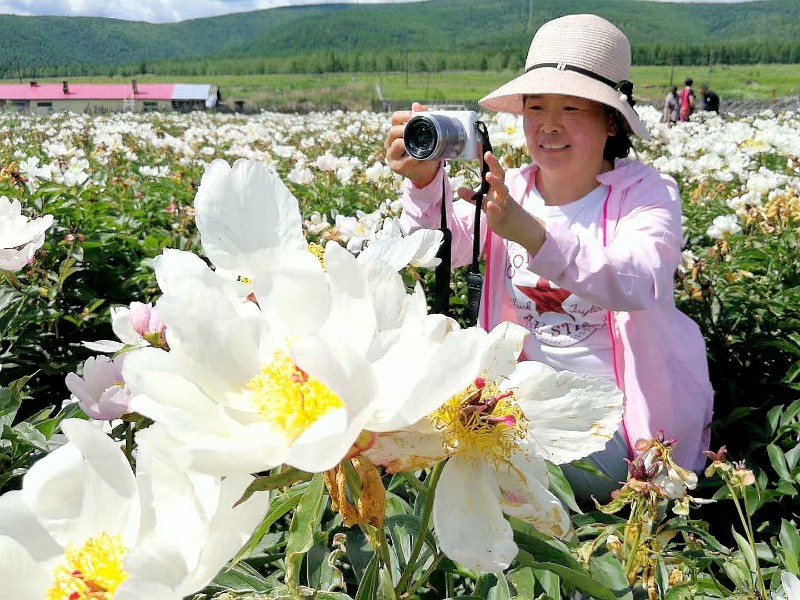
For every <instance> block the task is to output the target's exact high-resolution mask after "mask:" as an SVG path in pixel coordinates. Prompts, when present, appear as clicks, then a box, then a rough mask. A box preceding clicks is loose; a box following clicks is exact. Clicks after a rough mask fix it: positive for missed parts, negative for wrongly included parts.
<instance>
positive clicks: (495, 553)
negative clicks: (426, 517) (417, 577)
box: [433, 456, 518, 573]
mask: <svg viewBox="0 0 800 600" xmlns="http://www.w3.org/2000/svg"><path fill="white" fill-rule="evenodd" d="M499 498H500V489H499V488H498V485H497V481H496V479H495V475H494V469H492V468H491V467H490V466H488V465H487V464H486V463H484V462H483V461H482V460H480V459H475V460H468V459H465V458H464V457H461V456H454V457H452V458H451V459H450V460H449V461H448V462H447V464H446V465H445V466H444V469H443V470H442V476H441V477H440V479H439V484H438V485H437V486H436V497H435V498H434V502H433V524H434V527H435V528H436V533H437V535H438V536H439V545H440V546H441V548H442V551H443V552H444V553H445V554H447V556H448V557H450V558H451V559H452V560H454V561H456V562H457V563H460V564H462V565H464V566H465V567H467V568H470V569H475V570H478V571H484V572H491V573H497V572H500V571H503V570H504V569H507V568H508V567H509V565H510V564H511V561H513V560H514V558H515V557H516V556H517V551H518V548H517V545H516V543H514V533H513V531H512V530H511V526H510V525H509V524H508V522H507V521H506V520H505V519H504V518H503V513H502V511H501V510H500V504H499Z"/></svg>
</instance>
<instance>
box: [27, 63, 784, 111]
mask: <svg viewBox="0 0 800 600" xmlns="http://www.w3.org/2000/svg"><path fill="white" fill-rule="evenodd" d="M798 68H799V67H798V65H797V64H790V65H775V64H769V65H711V66H710V67H709V66H708V65H705V66H698V67H683V66H682V67H675V68H674V69H673V68H671V67H646V66H641V67H634V68H633V70H632V73H631V79H632V80H633V82H634V84H635V85H636V87H635V93H636V95H637V97H638V98H640V99H641V101H642V102H652V103H655V104H657V105H660V103H661V101H662V99H663V97H664V95H665V93H666V90H667V87H668V86H669V85H670V83H671V82H672V83H674V84H675V85H678V86H679V87H680V86H682V85H683V80H684V79H685V78H686V77H692V78H694V81H695V87H697V86H698V85H699V84H700V83H701V82H706V83H708V84H709V85H710V86H711V88H712V89H714V90H715V91H716V92H717V93H718V94H719V95H720V97H722V98H723V99H726V100H765V99H770V98H772V97H783V96H797V95H800V77H798V76H797V72H798ZM516 75H518V73H517V72H512V71H493V72H490V71H444V72H440V73H403V72H391V73H324V74H291V75H286V74H276V75H272V74H263V75H236V76H232V75H231V76H227V75H226V76H218V75H211V76H196V77H185V76H182V77H180V78H179V79H180V81H181V82H184V83H199V82H203V83H215V84H217V85H219V87H220V91H221V93H222V97H223V100H224V101H226V102H228V103H229V104H230V105H231V106H232V105H233V101H235V100H241V101H244V102H245V106H247V107H249V108H258V107H266V108H280V107H286V106H293V105H297V104H299V103H301V102H309V103H311V104H313V105H315V106H319V107H336V106H341V107H343V108H348V109H351V110H358V109H364V108H370V106H372V102H373V101H375V100H380V99H386V100H392V101H398V100H399V101H410V100H427V101H437V102H447V101H473V102H474V101H476V100H478V99H480V98H481V97H482V96H483V95H484V94H486V93H488V92H489V91H491V90H492V89H494V88H496V87H498V86H499V85H501V84H502V83H505V82H506V81H508V80H510V79H512V78H513V77H515V76H516ZM137 79H138V81H139V82H140V83H148V82H165V81H174V80H175V79H176V78H175V77H170V76H153V75H138V76H137ZM72 80H73V81H76V82H77V81H85V82H88V81H93V82H100V81H102V82H107V83H113V82H122V81H125V79H124V78H115V79H102V78H96V77H95V78H86V79H81V80H78V79H76V78H73V79H72ZM42 81H47V80H42ZM53 81H60V79H54V80H53Z"/></svg>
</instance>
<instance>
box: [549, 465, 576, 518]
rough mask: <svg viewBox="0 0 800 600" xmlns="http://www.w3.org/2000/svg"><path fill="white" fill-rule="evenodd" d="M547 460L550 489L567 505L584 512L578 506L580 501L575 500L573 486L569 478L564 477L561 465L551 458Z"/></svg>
mask: <svg viewBox="0 0 800 600" xmlns="http://www.w3.org/2000/svg"><path fill="white" fill-rule="evenodd" d="M545 462H546V464H547V474H548V475H549V477H550V491H551V492H553V493H554V494H555V495H556V496H557V497H558V499H559V500H561V502H563V503H564V505H565V506H567V507H568V508H570V509H571V510H573V511H574V512H576V513H579V514H580V513H582V512H583V511H582V510H581V509H580V508H579V507H578V503H577V502H576V501H575V494H573V493H572V488H571V487H570V485H569V482H568V481H567V478H566V477H564V473H563V472H562V471H561V467H559V466H558V465H556V464H554V463H551V462H550V461H549V460H548V461H545Z"/></svg>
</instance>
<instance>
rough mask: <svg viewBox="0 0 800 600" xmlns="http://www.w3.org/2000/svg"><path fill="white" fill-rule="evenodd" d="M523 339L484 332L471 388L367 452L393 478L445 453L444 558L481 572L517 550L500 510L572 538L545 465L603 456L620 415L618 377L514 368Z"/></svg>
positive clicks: (534, 366)
mask: <svg viewBox="0 0 800 600" xmlns="http://www.w3.org/2000/svg"><path fill="white" fill-rule="evenodd" d="M525 335H526V332H525V329H524V328H522V327H519V326H517V325H512V324H510V323H503V324H501V325H498V326H497V327H496V328H495V329H494V330H492V332H491V333H489V334H486V333H484V334H483V342H482V345H481V361H480V364H479V368H478V370H477V371H474V372H473V373H474V374H476V376H475V377H474V380H473V383H472V384H470V385H469V387H467V388H466V389H464V390H463V391H462V392H460V393H459V394H456V395H454V396H453V397H451V398H450V400H448V402H446V403H445V404H444V405H443V406H442V407H441V408H439V409H437V410H435V411H433V413H431V414H429V415H428V416H427V417H426V418H425V419H423V420H422V421H421V422H419V423H417V424H415V426H414V427H409V428H405V429H402V430H399V431H396V432H387V433H385V434H381V435H379V436H378V437H377V439H376V442H375V444H374V446H373V447H372V448H370V449H368V450H367V451H366V452H365V455H366V456H367V457H369V458H370V459H371V460H372V461H373V462H375V463H376V464H379V465H382V466H385V467H386V468H387V470H388V471H390V472H396V471H406V470H411V469H420V468H424V467H425V466H430V465H432V464H434V463H436V462H439V461H441V460H443V459H445V458H447V457H449V459H448V461H447V463H446V464H445V466H444V468H443V470H442V475H441V480H440V481H439V485H438V486H437V491H436V497H435V499H434V506H433V521H434V527H435V529H436V532H437V535H438V536H439V542H440V546H441V548H442V550H443V551H444V552H445V554H447V555H448V556H449V557H450V558H452V559H453V560H455V561H457V562H459V563H461V564H463V565H465V566H467V567H469V568H471V569H476V570H480V571H487V572H498V571H502V570H503V569H505V568H507V567H508V566H509V565H510V564H511V561H513V559H514V557H515V556H516V554H517V546H516V544H515V543H514V540H513V532H512V530H511V527H510V525H509V524H508V523H507V521H506V520H505V519H504V518H503V513H506V514H509V515H512V516H515V517H517V518H520V519H523V520H525V521H527V522H529V523H531V524H532V525H533V526H535V527H536V528H537V529H539V530H541V531H543V532H545V533H547V534H550V535H555V536H559V537H563V536H565V535H567V534H568V533H569V518H568V515H567V513H566V511H565V509H564V508H563V507H562V506H561V503H560V502H559V501H558V499H557V498H556V497H555V496H554V495H553V494H551V493H550V492H549V491H548V489H547V486H548V475H547V467H546V464H545V462H544V459H548V460H551V461H553V462H556V463H564V462H569V461H572V460H576V459H578V458H582V457H584V456H586V455H588V454H590V453H592V452H595V451H597V450H601V449H602V448H603V447H604V446H605V444H606V443H607V441H608V440H610V439H611V437H612V436H613V435H614V432H615V431H616V430H617V428H618V427H619V423H620V421H621V419H622V394H621V392H620V391H619V390H618V389H617V388H616V386H615V385H614V383H613V381H611V380H608V379H600V378H595V377H590V376H586V375H580V374H577V373H570V372H566V371H562V372H556V371H554V370H553V369H551V368H550V367H547V366H546V365H543V364H541V363H534V362H523V363H517V362H516V359H517V356H518V355H519V353H520V352H521V349H522V341H523V339H524V336H525ZM464 523H469V524H470V526H469V527H464Z"/></svg>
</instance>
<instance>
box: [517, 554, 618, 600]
mask: <svg viewBox="0 0 800 600" xmlns="http://www.w3.org/2000/svg"><path fill="white" fill-rule="evenodd" d="M517 562H518V563H519V564H521V565H524V566H526V567H532V568H534V569H543V570H545V571H552V572H553V573H555V574H556V575H558V576H559V577H561V579H563V580H564V581H567V582H569V583H571V584H572V585H573V586H575V587H576V588H577V589H579V590H580V591H582V592H586V593H587V594H589V595H590V596H591V597H592V598H597V599H599V600H616V598H617V595H616V594H615V592H614V591H612V590H611V589H609V588H608V587H606V586H605V585H603V584H602V583H599V582H597V581H595V580H594V579H593V578H592V576H591V575H589V574H588V573H587V572H586V571H585V570H584V569H582V568H581V569H580V570H576V569H571V568H569V567H567V566H565V565H563V564H556V563H548V562H539V561H537V560H535V559H534V558H533V557H532V556H531V555H530V554H528V553H527V552H525V550H520V551H519V553H518V554H517Z"/></svg>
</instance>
